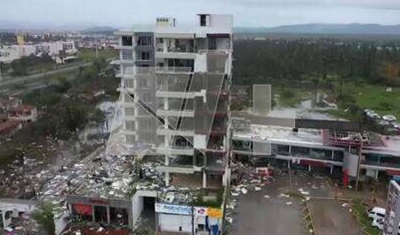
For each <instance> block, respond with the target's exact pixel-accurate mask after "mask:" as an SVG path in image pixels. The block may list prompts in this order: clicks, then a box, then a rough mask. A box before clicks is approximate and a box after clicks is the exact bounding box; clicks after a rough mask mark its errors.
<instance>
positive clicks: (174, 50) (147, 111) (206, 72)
mask: <svg viewBox="0 0 400 235" xmlns="http://www.w3.org/2000/svg"><path fill="white" fill-rule="evenodd" d="M232 24H233V19H232V16H230V15H206V14H203V15H198V20H197V25H196V26H195V27H179V26H178V25H177V23H176V21H175V19H170V18H158V19H157V25H156V27H155V28H154V29H152V30H151V31H140V32H139V31H120V32H118V33H117V35H119V38H120V44H119V46H118V49H119V50H120V60H119V64H120V68H121V72H120V74H118V76H119V77H120V78H121V89H120V90H121V93H122V94H124V106H125V109H124V120H125V123H124V128H123V129H124V137H125V141H126V143H127V144H128V145H129V144H131V145H135V144H137V143H141V144H148V146H150V145H155V146H156V148H153V149H154V154H158V155H164V156H165V166H163V167H160V168H159V169H158V170H160V171H164V172H166V177H165V182H166V185H169V184H170V183H174V179H175V178H179V176H180V175H193V176H194V175H195V176H196V177H192V178H196V179H197V178H198V179H199V181H201V182H202V183H201V185H199V186H201V187H204V188H205V187H208V184H207V181H208V180H207V178H210V181H213V183H214V184H215V183H217V184H218V182H219V183H222V179H223V178H224V177H223V176H224V174H225V173H226V172H225V170H226V169H225V162H226V158H225V157H226V150H227V144H228V141H227V125H228V106H229V99H228V97H229V96H228V95H229V86H230V82H231V69H232V51H233V48H232ZM149 148H150V147H149ZM172 175H173V176H174V178H173V179H171V178H172V177H171V176H172ZM211 179H213V180H211ZM177 181H179V180H177Z"/></svg>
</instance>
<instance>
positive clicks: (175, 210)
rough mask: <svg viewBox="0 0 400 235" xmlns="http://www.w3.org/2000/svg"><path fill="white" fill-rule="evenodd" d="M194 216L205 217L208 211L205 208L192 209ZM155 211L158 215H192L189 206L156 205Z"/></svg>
mask: <svg viewBox="0 0 400 235" xmlns="http://www.w3.org/2000/svg"><path fill="white" fill-rule="evenodd" d="M193 210H194V214H195V215H196V216H207V214H208V213H207V212H208V209H207V208H206V207H194V208H193ZM155 211H156V212H159V213H168V214H177V215H192V207H191V206H181V205H171V204H163V203H156V205H155Z"/></svg>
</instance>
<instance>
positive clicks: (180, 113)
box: [156, 109, 194, 117]
mask: <svg viewBox="0 0 400 235" xmlns="http://www.w3.org/2000/svg"><path fill="white" fill-rule="evenodd" d="M156 113H157V115H158V116H164V117H165V116H169V117H194V111H193V110H177V109H176V110H165V109H158V110H157V112H156Z"/></svg>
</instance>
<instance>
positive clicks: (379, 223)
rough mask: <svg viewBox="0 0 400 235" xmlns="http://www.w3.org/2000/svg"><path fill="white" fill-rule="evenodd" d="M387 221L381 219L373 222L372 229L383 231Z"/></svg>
mask: <svg viewBox="0 0 400 235" xmlns="http://www.w3.org/2000/svg"><path fill="white" fill-rule="evenodd" d="M384 221H385V220H384V219H383V218H379V219H374V220H373V221H372V224H371V225H372V227H376V228H378V229H379V230H383V222H384Z"/></svg>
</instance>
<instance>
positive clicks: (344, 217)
mask: <svg viewBox="0 0 400 235" xmlns="http://www.w3.org/2000/svg"><path fill="white" fill-rule="evenodd" d="M343 203H344V201H338V200H329V199H311V200H310V201H309V203H308V205H309V210H310V213H311V216H312V219H313V224H314V227H315V230H316V232H317V234H323V235H337V234H341V235H362V234H363V233H362V232H361V230H360V227H359V225H358V224H357V222H356V220H355V218H354V217H353V215H352V214H351V212H350V211H349V209H350V208H349V207H347V206H345V207H344V206H342V205H343Z"/></svg>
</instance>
